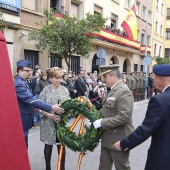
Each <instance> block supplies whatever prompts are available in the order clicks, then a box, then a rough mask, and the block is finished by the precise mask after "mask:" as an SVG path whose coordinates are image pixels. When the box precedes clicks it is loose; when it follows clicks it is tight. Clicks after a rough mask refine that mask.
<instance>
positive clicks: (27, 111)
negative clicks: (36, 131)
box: [14, 76, 52, 130]
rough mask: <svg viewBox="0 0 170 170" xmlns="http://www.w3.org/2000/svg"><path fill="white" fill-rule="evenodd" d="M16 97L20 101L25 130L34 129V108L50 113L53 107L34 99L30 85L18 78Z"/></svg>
mask: <svg viewBox="0 0 170 170" xmlns="http://www.w3.org/2000/svg"><path fill="white" fill-rule="evenodd" d="M14 84H15V90H16V96H17V100H18V105H19V110H20V115H21V120H22V126H23V130H28V129H30V128H31V127H32V117H33V108H32V106H34V107H36V108H38V109H41V110H44V111H46V112H50V111H51V108H52V105H51V104H48V103H45V102H44V101H42V100H39V99H37V98H36V97H35V96H34V97H33V95H32V93H31V91H30V89H29V87H28V84H27V83H26V82H24V80H23V79H22V78H21V77H19V76H16V77H15V80H14Z"/></svg>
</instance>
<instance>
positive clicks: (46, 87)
mask: <svg viewBox="0 0 170 170" xmlns="http://www.w3.org/2000/svg"><path fill="white" fill-rule="evenodd" d="M154 68H155V69H154V70H153V71H154V73H155V74H153V73H150V74H149V76H148V77H147V76H146V74H145V73H142V72H130V71H127V72H126V73H122V74H121V73H120V71H119V65H117V64H113V65H104V66H99V70H100V74H98V73H97V71H94V72H93V73H91V72H89V73H86V71H85V70H84V69H82V68H80V70H79V72H78V74H77V75H75V73H74V72H73V71H66V70H65V69H64V68H58V67H52V68H50V69H49V68H48V69H46V71H45V72H42V71H41V66H40V65H39V66H36V67H35V69H34V71H33V70H32V69H31V62H30V61H28V60H20V61H18V62H17V75H16V76H15V80H14V84H15V89H16V95H17V99H18V105H19V109H20V114H21V120H22V125H23V131H24V136H25V142H26V146H27V147H28V133H29V129H30V128H31V127H32V118H33V108H36V109H39V115H40V117H41V125H40V140H41V141H42V142H43V143H44V157H45V163H46V170H51V154H52V148H53V145H55V144H57V148H58V154H60V147H61V144H60V141H59V139H58V138H57V136H56V130H55V127H54V122H58V121H60V116H59V114H62V113H64V109H63V108H61V107H60V103H61V102H63V101H64V100H66V99H69V98H71V99H74V98H77V97H79V96H86V97H87V98H89V99H90V100H91V101H92V103H93V104H94V106H95V107H96V109H97V110H99V113H100V114H101V116H102V118H101V119H98V120H96V121H94V122H93V126H94V128H95V129H97V128H102V130H103V134H102V139H101V155H100V164H99V170H106V169H108V170H109V169H111V168H112V166H113V164H114V165H115V168H116V170H123V169H128V170H130V163H129V153H130V149H132V148H133V147H135V146H137V145H138V144H140V143H141V142H143V141H144V140H146V139H147V138H148V137H149V136H153V138H154V139H153V144H152V145H153V147H156V148H160V153H162V154H164V152H162V151H161V149H162V148H161V147H159V146H158V143H157V140H159V139H160V138H159V136H162V137H163V138H164V140H163V141H161V142H162V146H163V143H164V142H166V140H167V141H168V138H167V136H166V135H164V134H165V133H164V132H165V131H166V130H164V129H166V128H164V127H163V126H164V125H165V126H167V125H169V121H167V117H168V114H167V113H168V109H169V105H167V106H165V104H164V103H165V102H164V101H168V100H169V86H170V78H169V77H170V73H169V71H170V65H167V66H161V67H159V66H156V67H154ZM166 70H168V71H166ZM154 79H155V82H156V87H157V89H158V90H159V92H164V93H163V94H161V95H156V97H152V93H153V90H154V86H155V84H154ZM148 89H149V90H148ZM147 92H148V96H147V95H145V94H147ZM146 96H147V97H148V98H150V97H152V98H151V100H150V102H149V106H150V107H149V106H148V110H147V113H146V117H145V119H144V121H143V123H142V125H141V126H139V127H138V129H137V130H135V131H134V127H133V124H132V112H133V103H134V101H139V100H143V99H145V97H146ZM157 96H158V97H157ZM153 105H154V107H155V108H154V107H153ZM158 106H159V107H158ZM55 113H57V115H56V114H55ZM155 122H156V123H155ZM145 127H146V128H145ZM133 131H134V132H133ZM128 135H129V136H128ZM127 136H128V137H127ZM157 136H158V138H157ZM133 139H134V140H133ZM119 140H121V141H119ZM134 141H136V142H134ZM114 143H115V144H114ZM113 144H114V145H113ZM163 150H164V151H165V150H166V147H163ZM169 153H170V152H167V154H166V155H167V157H168V155H169ZM65 155H66V150H65V148H64V149H63V150H62V156H61V159H60V161H59V162H60V163H61V165H60V167H61V168H60V169H61V170H65ZM157 156H158V155H157V154H156V153H155V154H154V156H153V159H149V158H148V160H149V161H151V162H154V160H155V159H156V158H157ZM59 162H58V163H59ZM160 162H161V163H163V164H167V163H169V162H168V161H167V162H166V161H165V160H162V159H161V158H160ZM150 166H151V167H154V168H151V169H155V166H154V165H150V164H149V163H148V162H147V164H146V167H150ZM160 166H161V165H160V164H159V163H158V167H160ZM146 169H147V168H146ZM165 170H168V169H165Z"/></svg>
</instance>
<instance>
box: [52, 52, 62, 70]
mask: <svg viewBox="0 0 170 170" xmlns="http://www.w3.org/2000/svg"><path fill="white" fill-rule="evenodd" d="M61 66H62V59H61V58H60V57H59V56H58V54H54V53H51V55H50V67H60V68H61Z"/></svg>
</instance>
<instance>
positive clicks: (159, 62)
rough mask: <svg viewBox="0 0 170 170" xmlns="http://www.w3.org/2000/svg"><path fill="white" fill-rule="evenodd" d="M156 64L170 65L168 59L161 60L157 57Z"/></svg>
mask: <svg viewBox="0 0 170 170" xmlns="http://www.w3.org/2000/svg"><path fill="white" fill-rule="evenodd" d="M156 62H157V64H158V65H160V64H170V59H169V58H161V57H159V56H158V57H157V58H156Z"/></svg>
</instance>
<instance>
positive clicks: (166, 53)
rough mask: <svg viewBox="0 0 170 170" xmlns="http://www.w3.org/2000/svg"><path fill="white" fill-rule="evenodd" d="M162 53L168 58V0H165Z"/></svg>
mask: <svg viewBox="0 0 170 170" xmlns="http://www.w3.org/2000/svg"><path fill="white" fill-rule="evenodd" d="M164 32H165V34H164V37H165V38H164V55H163V57H165V58H170V1H169V0H165V27H164Z"/></svg>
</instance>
